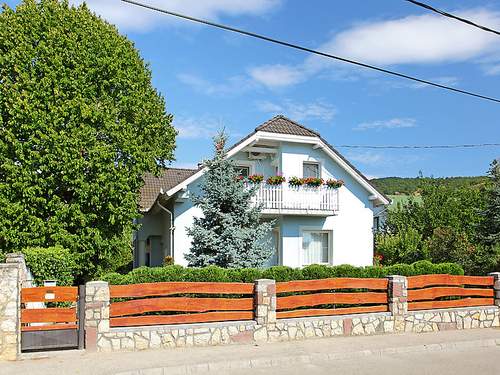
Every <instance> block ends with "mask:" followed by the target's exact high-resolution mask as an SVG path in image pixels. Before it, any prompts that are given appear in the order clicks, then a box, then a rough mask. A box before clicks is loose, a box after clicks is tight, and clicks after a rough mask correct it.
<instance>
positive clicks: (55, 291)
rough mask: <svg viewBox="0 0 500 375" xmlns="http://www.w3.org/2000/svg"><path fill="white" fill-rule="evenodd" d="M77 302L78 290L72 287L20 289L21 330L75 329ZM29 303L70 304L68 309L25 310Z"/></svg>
mask: <svg viewBox="0 0 500 375" xmlns="http://www.w3.org/2000/svg"><path fill="white" fill-rule="evenodd" d="M77 300H78V288H77V287H73V286H56V287H37V288H23V289H21V303H22V304H23V305H22V309H21V330H22V331H23V332H27V331H47V330H59V329H77V328H78V327H77V306H76V302H77ZM30 302H43V303H50V302H70V304H69V305H70V307H57V306H56V307H48V308H27V304H28V303H30ZM40 323H41V324H40Z"/></svg>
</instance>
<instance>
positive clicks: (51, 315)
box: [21, 308, 76, 323]
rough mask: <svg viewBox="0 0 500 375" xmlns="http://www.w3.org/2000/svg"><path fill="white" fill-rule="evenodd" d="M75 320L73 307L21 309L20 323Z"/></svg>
mask: <svg viewBox="0 0 500 375" xmlns="http://www.w3.org/2000/svg"><path fill="white" fill-rule="evenodd" d="M66 322H76V309H75V308H47V309H22V310H21V323H66Z"/></svg>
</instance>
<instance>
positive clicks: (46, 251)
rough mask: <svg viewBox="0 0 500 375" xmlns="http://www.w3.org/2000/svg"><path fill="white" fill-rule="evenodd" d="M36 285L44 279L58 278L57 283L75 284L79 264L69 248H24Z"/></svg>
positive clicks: (23, 251) (39, 284) (41, 283)
mask: <svg viewBox="0 0 500 375" xmlns="http://www.w3.org/2000/svg"><path fill="white" fill-rule="evenodd" d="M22 253H23V254H24V256H25V258H26V264H27V266H28V267H29V269H30V270H31V273H32V275H33V279H34V281H35V283H36V285H38V286H41V285H43V281H44V280H57V285H73V282H74V276H75V272H76V270H77V268H78V267H77V264H76V262H75V259H74V256H73V255H72V254H71V252H70V251H69V250H68V249H64V248H62V247H58V246H54V247H31V248H27V249H24V250H22Z"/></svg>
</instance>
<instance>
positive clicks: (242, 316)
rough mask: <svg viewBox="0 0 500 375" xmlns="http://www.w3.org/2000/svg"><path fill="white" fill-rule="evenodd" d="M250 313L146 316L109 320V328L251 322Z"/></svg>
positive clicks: (251, 313) (251, 315) (251, 316)
mask: <svg viewBox="0 0 500 375" xmlns="http://www.w3.org/2000/svg"><path fill="white" fill-rule="evenodd" d="M252 319H253V312H252V311H225V312H208V313H199V314H179V315H146V316H128V317H123V318H111V319H110V325H111V327H133V326H150V325H162V324H182V323H207V322H223V321H230V320H252Z"/></svg>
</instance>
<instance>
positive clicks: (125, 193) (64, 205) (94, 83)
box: [0, 0, 176, 278]
mask: <svg viewBox="0 0 500 375" xmlns="http://www.w3.org/2000/svg"><path fill="white" fill-rule="evenodd" d="M171 121H172V117H171V115H169V114H167V113H166V111H165V102H164V99H163V97H162V96H161V95H160V94H159V93H158V92H157V91H156V90H155V89H154V88H153V86H152V84H151V72H150V70H149V68H148V66H147V65H146V64H145V63H144V61H143V60H142V59H141V57H140V56H139V53H138V51H137V50H136V49H135V48H134V45H133V43H132V42H130V41H129V40H127V38H126V37H124V36H122V35H120V34H119V33H118V31H117V29H116V28H115V27H114V26H113V25H110V24H108V23H106V22H105V21H103V20H102V19H101V18H99V17H97V16H96V15H94V14H93V13H92V12H90V11H89V9H88V8H87V7H86V6H85V5H82V6H79V7H72V6H69V5H68V2H67V1H62V2H60V1H57V0H40V1H35V0H25V1H23V2H22V3H21V4H20V5H18V6H17V8H16V9H15V10H13V9H11V8H9V7H7V6H4V7H3V9H2V11H1V13H0V249H1V251H4V252H7V251H13V250H19V249H21V248H25V247H28V246H53V245H60V246H62V247H64V248H67V249H69V250H70V251H71V252H72V253H73V254H74V255H75V257H76V260H77V262H78V264H79V265H80V273H81V276H82V277H83V278H87V277H89V276H91V275H93V274H95V273H96V272H99V271H100V270H109V269H113V268H116V267H119V266H121V265H122V264H124V263H127V262H128V261H129V260H130V257H131V254H130V253H131V251H130V250H131V249H130V241H131V236H130V235H131V231H132V229H133V219H134V218H135V217H136V216H137V212H138V210H137V200H138V190H139V188H140V186H141V184H142V176H143V174H144V173H145V172H156V171H157V169H158V167H160V166H164V165H166V164H167V162H168V161H169V160H171V159H172V158H173V150H174V148H175V135H176V133H175V130H174V129H173V127H172V125H171Z"/></svg>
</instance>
